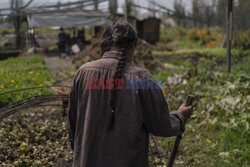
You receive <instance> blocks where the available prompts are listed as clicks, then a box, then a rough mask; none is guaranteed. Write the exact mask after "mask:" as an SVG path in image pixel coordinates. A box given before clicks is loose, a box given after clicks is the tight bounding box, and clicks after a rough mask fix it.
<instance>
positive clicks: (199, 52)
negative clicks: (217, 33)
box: [153, 48, 250, 57]
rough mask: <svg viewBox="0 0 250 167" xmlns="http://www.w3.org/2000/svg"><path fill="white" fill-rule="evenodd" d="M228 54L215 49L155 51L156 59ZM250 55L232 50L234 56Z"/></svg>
mask: <svg viewBox="0 0 250 167" xmlns="http://www.w3.org/2000/svg"><path fill="white" fill-rule="evenodd" d="M226 54H227V51H226V49H223V48H213V49H183V50H177V51H153V55H154V56H155V57H164V56H174V55H200V56H214V57H225V56H226ZM249 54H250V50H245V51H244V50H239V49H232V56H246V55H249Z"/></svg>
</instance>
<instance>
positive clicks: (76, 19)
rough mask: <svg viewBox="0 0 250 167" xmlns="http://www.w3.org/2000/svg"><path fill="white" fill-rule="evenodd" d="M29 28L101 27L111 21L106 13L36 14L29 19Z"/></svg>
mask: <svg viewBox="0 0 250 167" xmlns="http://www.w3.org/2000/svg"><path fill="white" fill-rule="evenodd" d="M28 22H29V27H31V28H33V27H40V28H50V27H64V28H73V27H81V26H100V25H103V24H107V23H109V22H110V20H109V19H108V18H107V17H106V14H105V13H102V12H98V11H96V12H95V13H93V12H68V13H67V12H66V13H54V14H53V13H52V14H35V15H31V16H29V17H28Z"/></svg>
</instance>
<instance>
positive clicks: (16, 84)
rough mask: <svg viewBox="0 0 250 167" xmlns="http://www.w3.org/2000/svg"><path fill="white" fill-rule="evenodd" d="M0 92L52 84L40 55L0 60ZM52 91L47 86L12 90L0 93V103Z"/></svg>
mask: <svg viewBox="0 0 250 167" xmlns="http://www.w3.org/2000/svg"><path fill="white" fill-rule="evenodd" d="M0 66H1V69H0V93H3V92H7V91H10V90H15V89H20V88H28V87H37V86H38V87H39V86H40V87H42V86H45V85H47V84H52V83H53V82H54V80H53V79H52V77H51V75H50V73H49V71H48V69H47V67H46V66H45V64H44V62H43V60H42V58H41V57H23V58H9V59H7V60H4V61H1V62H0ZM46 93H52V91H51V90H50V89H48V88H41V89H34V90H27V91H19V92H13V93H9V94H4V95H0V103H4V104H6V103H9V102H13V101H16V100H20V99H22V98H25V97H28V96H33V95H41V94H46Z"/></svg>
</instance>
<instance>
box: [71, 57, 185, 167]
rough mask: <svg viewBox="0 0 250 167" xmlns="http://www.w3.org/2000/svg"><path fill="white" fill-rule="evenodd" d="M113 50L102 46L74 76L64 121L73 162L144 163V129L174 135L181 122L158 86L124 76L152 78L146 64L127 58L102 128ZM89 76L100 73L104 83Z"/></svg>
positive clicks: (97, 166) (101, 166) (114, 166)
mask: <svg viewBox="0 0 250 167" xmlns="http://www.w3.org/2000/svg"><path fill="white" fill-rule="evenodd" d="M117 56H120V53H119V52H105V54H104V56H103V57H102V58H101V59H99V60H97V61H93V62H90V63H87V64H84V65H83V66H82V67H81V68H80V69H79V70H78V72H77V74H76V75H75V77H74V79H73V86H72V89H71V93H70V105H69V113H68V123H69V140H70V142H71V146H72V149H73V150H74V160H73V166H74V167H146V166H148V140H149V139H148V138H149V133H152V134H154V135H157V136H165V137H169V136H176V135H177V134H178V133H179V132H180V130H181V129H182V128H183V126H182V125H184V118H183V117H182V116H181V115H179V114H178V113H171V114H170V113H169V109H168V105H167V103H166V101H165V99H164V96H163V95H162V92H161V90H160V89H157V88H159V87H156V88H152V87H150V83H149V84H146V85H147V86H148V88H146V87H145V88H146V89H143V87H140V86H138V84H137V85H136V87H134V86H133V85H132V84H131V83H132V82H130V81H127V78H135V79H145V80H147V81H148V80H150V81H154V80H153V78H152V76H151V75H150V74H149V73H148V72H147V71H146V70H144V69H143V68H140V67H138V66H136V65H134V64H132V63H131V62H129V61H128V62H127V63H126V65H125V67H124V70H123V77H122V78H123V79H124V83H123V82H121V86H123V88H122V89H120V90H118V91H117V109H116V111H115V119H114V126H113V128H112V129H109V130H106V128H107V125H108V118H109V114H111V107H110V104H109V99H110V92H111V91H110V89H108V88H110V87H109V86H110V85H111V84H110V83H109V84H107V83H106V81H107V80H108V79H110V78H111V79H112V77H113V74H114V67H115V66H116V64H117V61H118V60H117ZM89 77H95V78H96V79H102V80H103V81H104V85H103V84H102V82H98V83H99V85H98V84H95V83H94V82H89V81H90V80H92V81H93V78H91V79H90V78H89ZM98 81H100V80H98ZM136 81H137V80H136ZM134 85H135V84H134ZM97 87H99V88H100V89H97ZM90 88H92V89H90ZM94 88H96V89H94Z"/></svg>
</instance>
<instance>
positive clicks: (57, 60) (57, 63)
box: [43, 56, 73, 75]
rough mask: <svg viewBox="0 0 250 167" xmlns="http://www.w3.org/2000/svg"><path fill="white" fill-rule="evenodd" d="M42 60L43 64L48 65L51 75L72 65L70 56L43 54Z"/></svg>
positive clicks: (68, 68)
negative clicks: (48, 55)
mask: <svg viewBox="0 0 250 167" xmlns="http://www.w3.org/2000/svg"><path fill="white" fill-rule="evenodd" d="M43 60H44V62H45V64H46V65H47V66H48V68H49V70H50V72H51V73H52V75H53V74H56V73H58V72H60V71H65V70H70V69H71V68H72V66H73V65H72V61H71V59H70V58H61V57H59V56H56V57H47V56H44V57H43Z"/></svg>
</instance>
